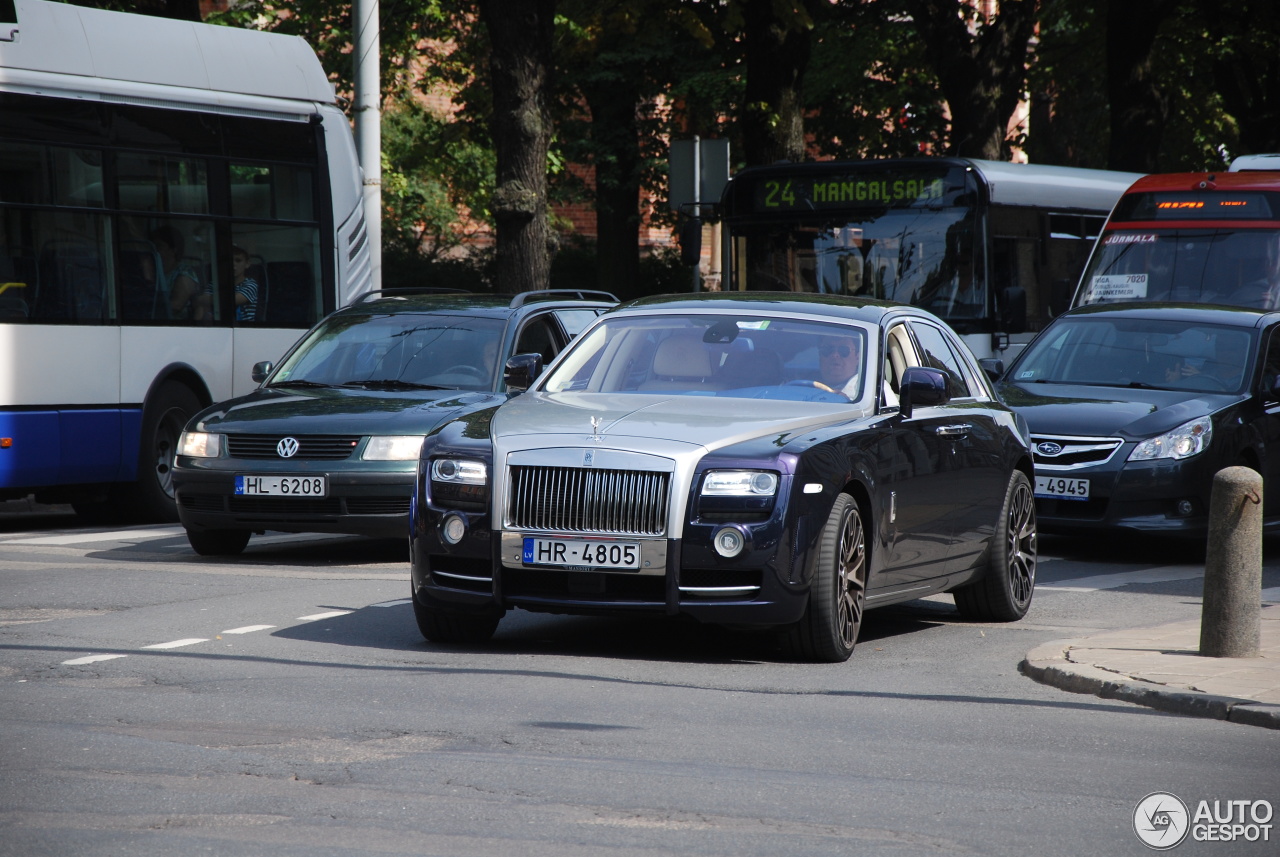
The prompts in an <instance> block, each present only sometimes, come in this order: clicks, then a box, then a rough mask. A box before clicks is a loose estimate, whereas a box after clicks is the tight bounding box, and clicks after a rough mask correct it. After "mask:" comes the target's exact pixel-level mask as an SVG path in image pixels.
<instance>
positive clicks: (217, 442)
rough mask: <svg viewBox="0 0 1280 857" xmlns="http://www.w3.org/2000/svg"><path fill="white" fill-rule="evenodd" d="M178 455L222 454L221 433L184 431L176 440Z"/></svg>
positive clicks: (215, 455) (206, 456) (201, 456)
mask: <svg viewBox="0 0 1280 857" xmlns="http://www.w3.org/2000/svg"><path fill="white" fill-rule="evenodd" d="M178 455H186V456H190V457H191V458H217V457H218V456H220V455H222V435H220V434H210V433H209V432H203V431H184V432H183V433H182V437H181V438H180V439H179V440H178Z"/></svg>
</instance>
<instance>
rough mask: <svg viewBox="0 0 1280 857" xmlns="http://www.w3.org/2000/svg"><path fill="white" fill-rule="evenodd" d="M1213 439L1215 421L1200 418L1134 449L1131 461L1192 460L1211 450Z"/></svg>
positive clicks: (1148, 439)
mask: <svg viewBox="0 0 1280 857" xmlns="http://www.w3.org/2000/svg"><path fill="white" fill-rule="evenodd" d="M1212 437H1213V420H1211V419H1210V418H1209V417H1200V418H1198V419H1194V420H1192V421H1191V422H1188V423H1183V424H1182V425H1180V426H1178V427H1177V428H1176V429H1174V430H1173V431H1167V432H1165V433H1164V434H1162V435H1159V436H1158V437H1150V438H1147V439H1146V440H1144V441H1143V442H1142V443H1140V444H1138V445H1137V446H1136V447H1134V450H1133V452H1131V453H1130V454H1129V460H1130V461H1151V460H1153V459H1157V458H1174V459H1182V458H1190V457H1191V456H1193V455H1196V454H1198V453H1201V452H1204V451H1205V450H1206V449H1208V448H1209V439H1210V438H1212Z"/></svg>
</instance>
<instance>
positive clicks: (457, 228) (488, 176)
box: [382, 98, 494, 259]
mask: <svg viewBox="0 0 1280 857" xmlns="http://www.w3.org/2000/svg"><path fill="white" fill-rule="evenodd" d="M461 130H462V129H461V128H459V126H457V125H456V123H453V122H451V121H449V120H448V119H447V118H445V117H441V116H436V115H434V114H432V113H431V111H429V110H428V109H427V108H425V107H424V106H423V105H422V104H421V103H420V102H418V101H416V100H414V99H412V98H405V99H402V100H400V101H397V102H394V103H392V104H389V105H388V107H387V109H386V110H385V111H384V112H383V114H382V203H383V218H382V240H383V248H384V250H383V252H384V253H385V252H387V251H388V250H393V251H397V252H402V253H412V252H417V253H421V254H423V255H425V256H427V257H428V258H430V259H439V258H442V257H443V256H446V255H449V254H451V253H453V252H454V251H456V250H457V249H458V248H459V247H461V246H463V245H464V244H466V243H468V242H469V241H472V240H474V239H475V238H476V237H477V235H478V233H480V232H481V231H482V230H488V229H491V228H492V223H493V219H492V217H491V216H490V212H489V210H488V208H487V200H488V199H489V197H490V196H491V195H492V194H493V184H494V163H493V152H492V151H490V150H489V149H486V148H484V147H482V146H478V145H476V144H475V143H474V142H472V141H471V140H470V139H468V138H467V136H466V135H465V134H463V133H461ZM463 211H465V212H467V214H468V215H469V217H466V218H464V217H462V216H461V214H460V212H463Z"/></svg>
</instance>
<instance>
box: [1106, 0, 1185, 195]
mask: <svg viewBox="0 0 1280 857" xmlns="http://www.w3.org/2000/svg"><path fill="white" fill-rule="evenodd" d="M1175 5H1176V0H1107V97H1108V98H1109V99H1110V102H1111V141H1110V144H1109V146H1108V151H1107V167H1108V168H1110V169H1113V170H1132V171H1133V172H1138V173H1154V172H1157V171H1158V169H1159V167H1158V164H1159V155H1160V142H1161V139H1162V138H1163V136H1164V126H1165V121H1166V120H1167V119H1168V118H1169V98H1168V96H1167V95H1165V94H1164V93H1162V92H1161V91H1160V89H1159V88H1158V87H1157V85H1156V81H1155V76H1154V74H1153V73H1152V68H1151V63H1152V58H1153V57H1154V55H1155V45H1156V31H1157V30H1159V29H1160V25H1161V24H1162V23H1163V22H1164V20H1165V19H1166V18H1168V17H1169V15H1170V14H1171V13H1172V12H1173V10H1174V6H1175Z"/></svg>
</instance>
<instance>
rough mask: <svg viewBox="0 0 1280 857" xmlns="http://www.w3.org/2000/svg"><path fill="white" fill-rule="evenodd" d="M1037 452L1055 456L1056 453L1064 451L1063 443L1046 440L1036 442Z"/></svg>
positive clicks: (1050, 456)
mask: <svg viewBox="0 0 1280 857" xmlns="http://www.w3.org/2000/svg"><path fill="white" fill-rule="evenodd" d="M1036 452H1038V453H1040V454H1041V455H1044V456H1047V457H1049V458H1053V457H1054V456H1055V455H1058V454H1059V453H1061V452H1062V444H1060V443H1054V442H1053V441H1051V440H1046V441H1045V442H1044V443H1037V444H1036Z"/></svg>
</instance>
